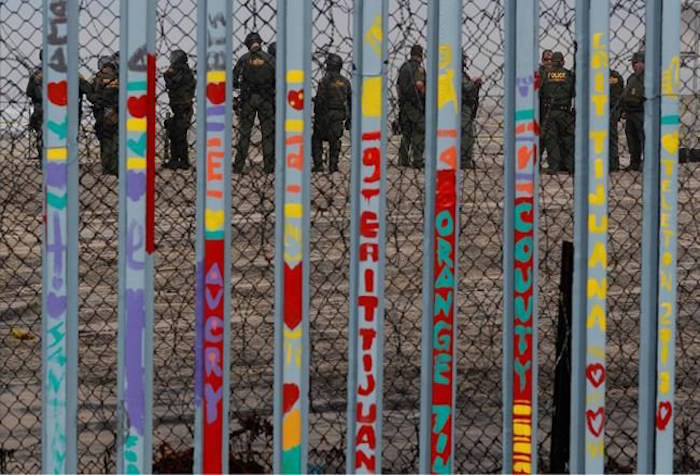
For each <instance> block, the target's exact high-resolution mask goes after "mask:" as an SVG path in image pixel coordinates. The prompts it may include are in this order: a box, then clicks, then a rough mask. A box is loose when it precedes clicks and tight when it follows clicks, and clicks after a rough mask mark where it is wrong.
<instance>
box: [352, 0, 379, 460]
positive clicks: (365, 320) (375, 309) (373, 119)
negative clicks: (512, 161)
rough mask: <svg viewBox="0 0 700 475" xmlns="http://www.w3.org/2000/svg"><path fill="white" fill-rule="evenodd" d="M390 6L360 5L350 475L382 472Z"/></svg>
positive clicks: (355, 50) (355, 27) (354, 121)
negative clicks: (387, 68) (387, 75)
mask: <svg viewBox="0 0 700 475" xmlns="http://www.w3.org/2000/svg"><path fill="white" fill-rule="evenodd" d="M387 18H388V1H387V0H382V1H380V2H377V1H365V0H359V1H358V2H356V3H355V10H354V12H353V32H354V37H355V38H356V41H357V42H358V43H359V47H355V48H353V75H352V88H353V91H354V94H353V96H352V130H351V134H350V135H351V139H352V177H351V191H352V192H351V207H352V211H351V224H350V242H351V247H350V302H352V304H351V305H350V322H349V331H348V333H349V347H348V348H349V349H348V362H349V368H348V409H347V414H348V429H347V440H348V445H347V462H346V463H347V465H346V471H347V473H354V472H357V473H381V471H382V430H381V429H382V418H381V415H382V395H383V387H384V385H383V373H384V372H383V367H384V268H385V229H386V224H385V221H386V159H385V158H386V133H385V131H386V130H387V129H386V97H387V94H386V88H387V84H386V59H387V37H386V35H385V33H384V32H386V31H387Z"/></svg>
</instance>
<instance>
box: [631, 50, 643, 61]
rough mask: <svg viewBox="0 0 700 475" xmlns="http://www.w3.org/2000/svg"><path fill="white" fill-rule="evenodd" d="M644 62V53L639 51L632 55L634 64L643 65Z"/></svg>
mask: <svg viewBox="0 0 700 475" xmlns="http://www.w3.org/2000/svg"><path fill="white" fill-rule="evenodd" d="M643 62H644V51H637V52H636V53H634V54H633V55H632V63H643Z"/></svg>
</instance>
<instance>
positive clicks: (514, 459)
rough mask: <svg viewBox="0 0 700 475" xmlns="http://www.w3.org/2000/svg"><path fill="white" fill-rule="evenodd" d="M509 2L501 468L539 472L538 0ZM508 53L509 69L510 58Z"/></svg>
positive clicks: (507, 25)
mask: <svg viewBox="0 0 700 475" xmlns="http://www.w3.org/2000/svg"><path fill="white" fill-rule="evenodd" d="M510 3H511V2H506V13H507V16H506V22H505V23H506V67H507V69H506V94H507V97H506V110H505V114H506V124H505V125H506V132H505V134H506V135H505V136H504V138H505V140H506V157H505V161H504V166H505V201H504V210H506V211H505V212H504V237H503V246H504V256H503V260H504V269H503V274H504V280H503V287H504V314H503V318H504V320H503V340H504V351H503V357H504V363H503V392H504V394H503V404H504V411H503V412H504V416H503V437H504V451H503V457H504V461H503V470H504V473H508V472H513V473H530V472H533V473H534V472H537V437H536V434H537V387H536V384H537V262H538V247H537V242H538V232H537V221H538V212H537V196H538V187H539V173H538V165H537V155H538V151H537V149H538V146H539V144H538V137H539V125H538V113H539V112H538V103H539V101H538V93H537V88H538V84H537V83H536V78H535V70H536V69H537V50H538V48H539V46H538V41H537V40H538V18H539V9H538V2H536V1H535V0H525V1H519V2H517V3H516V2H512V4H513V5H510ZM513 30H515V31H514V33H513ZM509 31H510V32H511V33H510V34H509ZM511 61H512V62H513V63H514V66H515V67H514V68H513V69H511V68H512V66H513V65H510V67H509V64H508V63H509V62H511ZM516 147H517V149H516ZM516 156H517V160H516Z"/></svg>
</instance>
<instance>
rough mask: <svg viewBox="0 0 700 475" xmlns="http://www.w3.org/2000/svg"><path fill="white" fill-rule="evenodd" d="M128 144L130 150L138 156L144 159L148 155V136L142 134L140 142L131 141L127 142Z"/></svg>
mask: <svg viewBox="0 0 700 475" xmlns="http://www.w3.org/2000/svg"><path fill="white" fill-rule="evenodd" d="M126 144H127V146H128V147H129V150H131V151H132V152H134V153H135V154H136V155H137V156H139V157H143V156H144V155H145V154H146V134H141V138H140V139H138V140H134V139H129V140H127V141H126Z"/></svg>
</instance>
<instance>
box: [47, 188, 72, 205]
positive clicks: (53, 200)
mask: <svg viewBox="0 0 700 475" xmlns="http://www.w3.org/2000/svg"><path fill="white" fill-rule="evenodd" d="M46 202H47V203H48V205H49V206H50V207H52V208H56V209H65V208H66V203H67V202H68V195H67V194H66V193H63V195H61V196H58V195H54V194H53V193H49V192H47V193H46Z"/></svg>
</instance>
